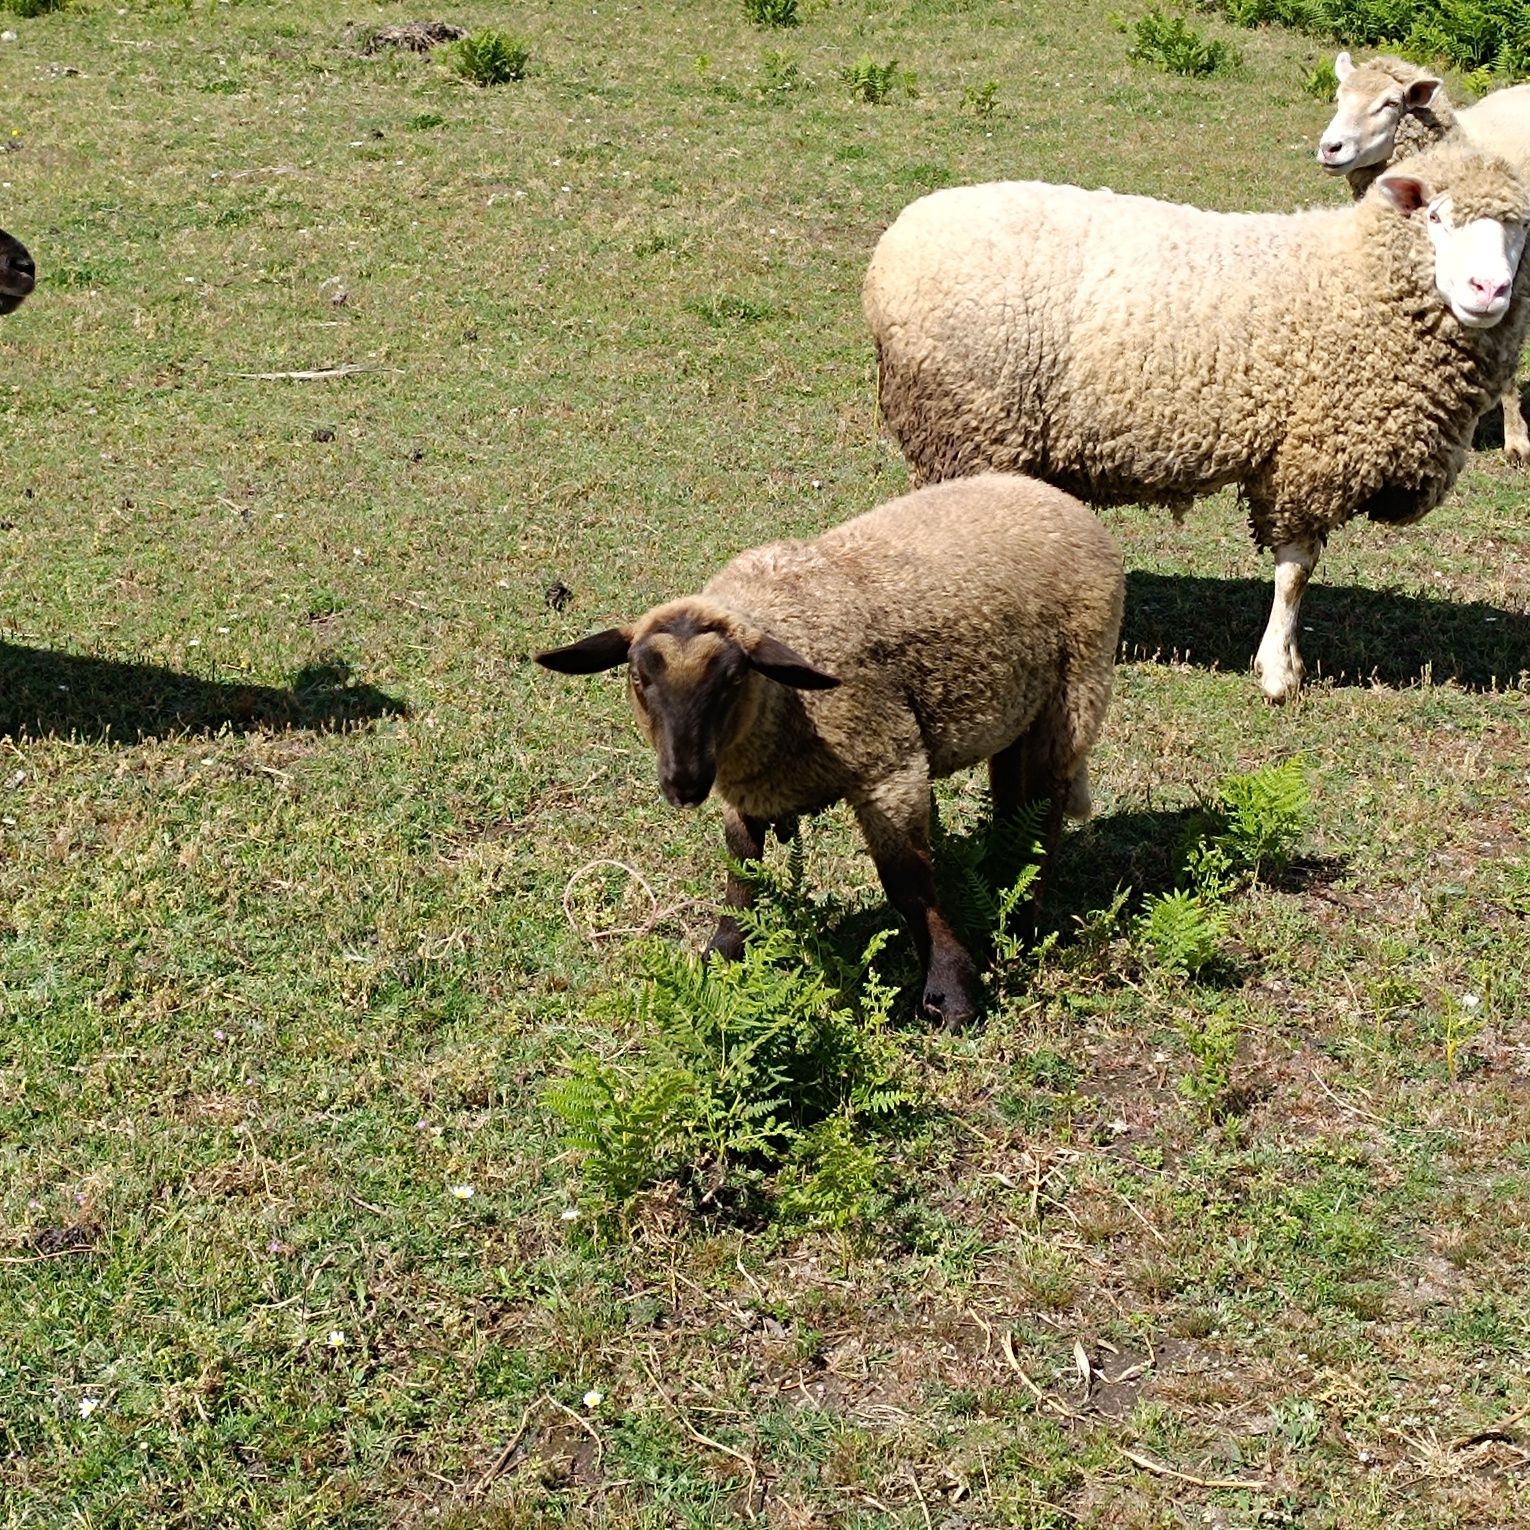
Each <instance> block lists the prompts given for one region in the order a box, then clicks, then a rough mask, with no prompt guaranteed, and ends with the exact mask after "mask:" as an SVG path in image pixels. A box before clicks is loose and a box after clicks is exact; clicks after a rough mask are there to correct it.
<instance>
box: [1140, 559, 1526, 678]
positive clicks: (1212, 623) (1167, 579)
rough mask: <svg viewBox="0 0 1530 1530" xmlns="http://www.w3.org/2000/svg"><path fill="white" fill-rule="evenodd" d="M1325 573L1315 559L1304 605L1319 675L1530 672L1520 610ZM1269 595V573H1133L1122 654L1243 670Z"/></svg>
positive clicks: (1311, 670)
mask: <svg viewBox="0 0 1530 1530" xmlns="http://www.w3.org/2000/svg"><path fill="white" fill-rule="evenodd" d="M1322 577H1323V569H1322V565H1321V564H1319V565H1318V572H1317V577H1316V578H1315V579H1314V580H1313V582H1312V584H1311V585H1310V586H1309V588H1308V591H1307V596H1306V599H1305V600H1304V601H1303V603H1302V633H1301V649H1302V657H1303V658H1304V659H1305V660H1306V661H1307V674H1308V676H1309V677H1311V678H1313V679H1324V680H1328V681H1331V682H1332V683H1333V684H1336V685H1370V684H1371V683H1372V682H1373V681H1374V682H1380V683H1381V684H1383V685H1389V686H1405V685H1414V684H1417V683H1418V682H1419V681H1421V680H1424V679H1426V678H1432V679H1433V681H1434V683H1435V684H1443V683H1445V682H1447V681H1455V683H1456V684H1457V685H1460V686H1462V687H1464V688H1465V689H1466V690H1469V691H1488V690H1493V689H1495V688H1497V689H1502V688H1504V687H1505V686H1511V685H1514V684H1516V683H1517V682H1518V680H1519V677H1520V676H1521V675H1522V674H1523V673H1524V672H1525V671H1526V670H1530V617H1526V616H1524V615H1523V614H1521V613H1520V612H1518V611H1505V610H1503V609H1502V608H1501V607H1499V606H1490V605H1488V604H1487V603H1486V602H1484V601H1468V602H1465V603H1462V602H1459V601H1452V600H1436V599H1434V598H1432V597H1430V596H1425V595H1402V594H1399V593H1397V592H1395V591H1391V590H1368V589H1365V588H1363V587H1362V586H1360V585H1325V584H1324V583H1323V582H1322ZM1270 596H1271V585H1270V582H1269V580H1267V579H1208V578H1204V577H1202V576H1200V575H1193V574H1151V573H1143V572H1134V573H1130V574H1128V575H1127V576H1126V621H1125V624H1124V625H1123V627H1122V630H1121V644H1122V649H1121V651H1122V654H1123V655H1124V656H1125V657H1126V658H1127V659H1149V660H1151V659H1155V658H1158V659H1165V660H1170V659H1172V660H1176V661H1178V662H1181V663H1185V664H1193V665H1197V666H1199V667H1200V668H1203V669H1225V670H1230V671H1233V672H1234V673H1239V672H1242V671H1245V670H1247V669H1248V668H1249V665H1250V663H1251V662H1252V660H1253V654H1254V649H1255V647H1256V646H1257V645H1258V642H1259V636H1260V633H1261V632H1262V631H1263V630H1264V622H1265V618H1266V617H1267V616H1268V614H1269V609H1270Z"/></svg>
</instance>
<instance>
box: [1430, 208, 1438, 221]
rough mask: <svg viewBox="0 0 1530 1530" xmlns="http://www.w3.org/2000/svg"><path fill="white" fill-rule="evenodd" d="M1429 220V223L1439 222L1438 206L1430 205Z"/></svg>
mask: <svg viewBox="0 0 1530 1530" xmlns="http://www.w3.org/2000/svg"><path fill="white" fill-rule="evenodd" d="M1429 221H1430V222H1431V223H1438V222H1440V210H1439V208H1438V207H1431V208H1430V209H1429Z"/></svg>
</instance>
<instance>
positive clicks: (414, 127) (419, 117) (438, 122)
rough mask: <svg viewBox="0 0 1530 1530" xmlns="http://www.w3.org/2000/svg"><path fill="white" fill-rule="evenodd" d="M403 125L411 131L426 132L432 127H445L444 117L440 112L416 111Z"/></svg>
mask: <svg viewBox="0 0 1530 1530" xmlns="http://www.w3.org/2000/svg"><path fill="white" fill-rule="evenodd" d="M404 126H405V127H406V128H407V129H408V130H409V131H410V132H411V133H428V132H429V131H430V130H431V129H432V128H438V127H445V126H446V118H445V117H443V116H442V115H441V113H440V112H417V113H416V114H415V115H414V116H413V117H411V118H410V119H409V120H408V121H407V122H406V123H405V124H404Z"/></svg>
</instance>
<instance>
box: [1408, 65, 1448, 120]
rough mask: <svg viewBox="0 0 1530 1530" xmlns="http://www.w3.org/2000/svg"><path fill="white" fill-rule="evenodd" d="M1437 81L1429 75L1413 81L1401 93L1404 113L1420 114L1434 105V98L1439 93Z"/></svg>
mask: <svg viewBox="0 0 1530 1530" xmlns="http://www.w3.org/2000/svg"><path fill="white" fill-rule="evenodd" d="M1440 84H1441V82H1440V81H1439V80H1436V79H1434V78H1433V77H1432V76H1430V75H1427V74H1426V75H1425V76H1424V77H1423V79H1421V80H1415V81H1414V82H1413V83H1412V84H1411V85H1410V86H1409V87H1408V88H1407V89H1406V90H1405V91H1404V92H1403V110H1404V111H1405V112H1422V111H1428V109H1429V108H1430V107H1431V106H1433V105H1434V98H1435V97H1436V96H1437V95H1439V93H1440Z"/></svg>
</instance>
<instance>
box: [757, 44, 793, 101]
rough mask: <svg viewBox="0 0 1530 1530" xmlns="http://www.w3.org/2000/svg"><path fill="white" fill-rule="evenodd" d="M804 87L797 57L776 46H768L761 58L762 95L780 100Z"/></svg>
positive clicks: (767, 98)
mask: <svg viewBox="0 0 1530 1530" xmlns="http://www.w3.org/2000/svg"><path fill="white" fill-rule="evenodd" d="M801 87H802V71H801V70H800V69H799V68H798V67H797V62H796V60H795V59H793V58H790V57H788V55H786V54H785V53H781V52H779V51H778V50H777V49H775V48H768V49H766V51H765V52H764V54H763V55H761V58H760V96H761V99H762V100H765V101H769V102H779V101H783V100H785V99H786V97H787V96H789V95H790V94H791V93H792V92H793V91H794V90H800V89H801Z"/></svg>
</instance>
